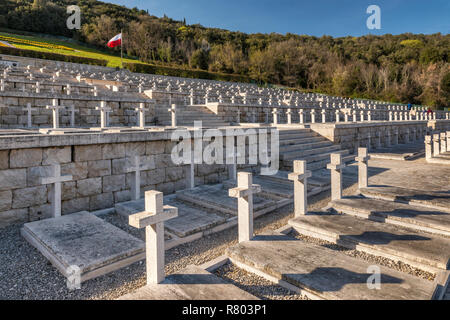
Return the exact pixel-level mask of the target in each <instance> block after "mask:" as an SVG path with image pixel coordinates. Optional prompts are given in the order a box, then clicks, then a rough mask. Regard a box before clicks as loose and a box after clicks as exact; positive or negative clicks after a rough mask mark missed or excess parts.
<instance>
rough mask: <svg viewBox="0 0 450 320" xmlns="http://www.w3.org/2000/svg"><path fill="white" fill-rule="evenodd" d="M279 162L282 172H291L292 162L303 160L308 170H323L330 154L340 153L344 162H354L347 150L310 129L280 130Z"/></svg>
mask: <svg viewBox="0 0 450 320" xmlns="http://www.w3.org/2000/svg"><path fill="white" fill-rule="evenodd" d="M279 131H280V162H281V167H282V169H284V170H288V171H289V170H292V163H293V161H294V160H305V161H307V163H308V170H318V169H322V168H325V167H326V165H327V164H328V163H329V162H330V155H331V154H332V153H341V154H342V156H343V160H344V162H350V161H353V160H354V156H353V155H351V154H350V152H349V150H343V149H342V147H341V146H340V145H337V144H334V143H333V142H331V141H329V140H328V139H326V138H324V137H322V136H321V135H319V134H318V133H316V132H314V131H312V130H311V129H307V128H305V129H284V130H283V129H281V130H279Z"/></svg>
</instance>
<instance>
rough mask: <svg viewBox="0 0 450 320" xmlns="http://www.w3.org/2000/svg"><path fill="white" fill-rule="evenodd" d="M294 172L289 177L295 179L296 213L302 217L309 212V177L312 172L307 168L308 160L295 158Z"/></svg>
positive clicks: (296, 215)
mask: <svg viewBox="0 0 450 320" xmlns="http://www.w3.org/2000/svg"><path fill="white" fill-rule="evenodd" d="M293 166H294V172H292V173H290V174H289V175H288V179H289V180H292V181H294V215H295V217H296V218H297V217H300V216H303V215H305V214H306V213H307V212H308V178H311V177H312V173H311V171H309V170H306V161H304V160H295V161H294V163H293Z"/></svg>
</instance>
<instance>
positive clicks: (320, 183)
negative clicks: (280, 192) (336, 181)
mask: <svg viewBox="0 0 450 320" xmlns="http://www.w3.org/2000/svg"><path fill="white" fill-rule="evenodd" d="M308 170H309V168H308ZM290 173H291V172H289V171H283V170H278V171H277V173H276V174H274V175H272V176H259V178H260V179H266V180H273V181H276V182H278V183H283V184H285V185H289V186H290V187H291V188H293V182H292V181H291V180H289V179H288V176H289V174H290ZM309 186H312V187H322V188H326V187H329V186H330V179H329V178H328V179H324V178H323V177H322V175H320V176H318V175H316V174H314V173H313V176H312V177H311V178H309V179H308V188H309Z"/></svg>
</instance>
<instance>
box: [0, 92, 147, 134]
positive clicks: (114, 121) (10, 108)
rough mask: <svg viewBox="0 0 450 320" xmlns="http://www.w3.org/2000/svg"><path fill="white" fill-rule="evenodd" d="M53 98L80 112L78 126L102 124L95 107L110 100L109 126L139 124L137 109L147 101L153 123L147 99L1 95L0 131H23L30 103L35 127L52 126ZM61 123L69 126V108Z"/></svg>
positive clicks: (76, 122) (44, 94) (24, 94)
mask: <svg viewBox="0 0 450 320" xmlns="http://www.w3.org/2000/svg"><path fill="white" fill-rule="evenodd" d="M53 98H58V103H59V105H62V106H66V107H70V106H74V107H75V109H77V110H79V111H78V112H76V113H75V126H76V127H95V126H99V125H100V111H97V110H95V107H97V106H100V102H101V101H102V100H105V101H107V105H108V107H110V108H112V112H111V114H110V116H109V125H110V126H135V125H136V123H137V114H136V111H135V108H136V107H139V103H140V102H144V103H145V105H146V108H149V109H150V111H149V112H147V113H146V123H147V124H148V125H151V123H152V122H154V110H155V108H154V104H153V103H151V102H150V100H149V99H145V98H141V99H140V98H128V97H127V98H111V97H108V98H105V97H100V96H99V97H94V96H85V97H83V96H79V95H76V96H67V95H54V94H50V93H41V94H36V93H34V94H28V93H8V94H6V93H0V128H1V129H11V128H24V127H26V126H27V111H25V110H24V109H23V108H24V107H25V106H26V105H27V103H31V107H32V110H33V111H32V126H33V127H38V128H49V127H52V111H51V110H49V109H46V106H47V105H52V100H53ZM59 123H60V126H61V127H68V126H69V125H70V112H69V110H68V109H61V110H60V118H59Z"/></svg>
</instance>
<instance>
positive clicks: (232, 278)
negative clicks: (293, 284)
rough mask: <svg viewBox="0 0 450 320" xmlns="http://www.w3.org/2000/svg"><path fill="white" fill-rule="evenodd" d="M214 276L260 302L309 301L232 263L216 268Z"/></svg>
mask: <svg viewBox="0 0 450 320" xmlns="http://www.w3.org/2000/svg"><path fill="white" fill-rule="evenodd" d="M214 274H215V275H216V276H218V277H220V278H222V279H224V280H225V281H226V282H229V283H231V284H233V285H235V286H236V287H239V288H241V289H242V290H244V291H247V292H249V293H251V294H253V295H254V296H256V297H258V298H260V299H262V300H309V299H307V298H306V297H305V296H302V295H300V294H298V293H296V292H293V291H290V290H288V289H285V288H283V287H282V286H279V285H277V284H274V283H273V282H270V281H268V280H266V279H264V278H263V277H260V276H257V275H255V274H253V273H249V272H247V271H245V270H243V269H240V268H238V267H237V266H235V265H234V264H232V263H227V264H225V265H223V266H222V267H220V268H218V269H217V270H216V271H215V272H214Z"/></svg>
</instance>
